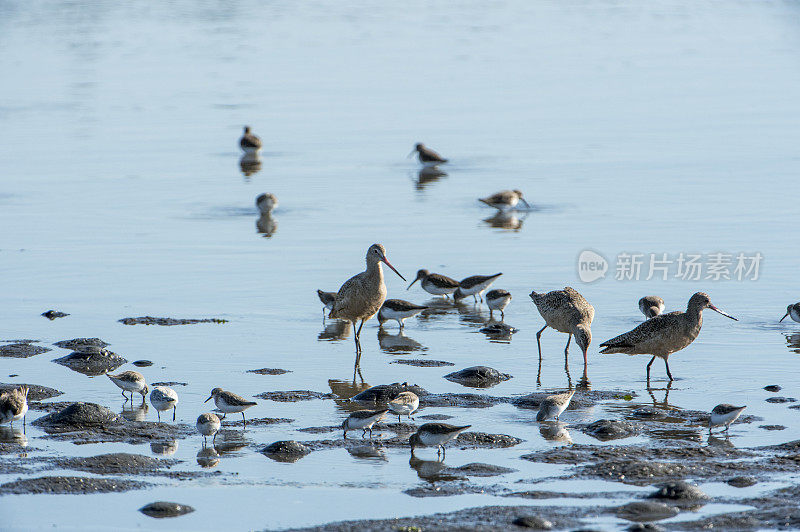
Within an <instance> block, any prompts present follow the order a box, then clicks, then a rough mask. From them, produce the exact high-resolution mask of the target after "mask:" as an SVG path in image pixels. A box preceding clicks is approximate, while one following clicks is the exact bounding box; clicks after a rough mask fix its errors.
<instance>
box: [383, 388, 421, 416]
mask: <svg viewBox="0 0 800 532" xmlns="http://www.w3.org/2000/svg"><path fill="white" fill-rule="evenodd" d="M387 406H388V407H389V410H391V411H392V413H393V414H397V422H398V423H400V416H408V417H409V418H411V419H414V418H413V417H411V415H412V414H413V413H414V412H416V410H417V409H418V408H419V397H418V396H417V394H415V393H414V392H400V393H399V394H397V397H395V398H394V399H392V400H391V401H389V403H388V404H387Z"/></svg>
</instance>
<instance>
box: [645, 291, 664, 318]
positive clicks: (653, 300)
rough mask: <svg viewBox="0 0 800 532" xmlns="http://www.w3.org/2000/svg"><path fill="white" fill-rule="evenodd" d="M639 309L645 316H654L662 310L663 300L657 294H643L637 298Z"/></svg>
mask: <svg viewBox="0 0 800 532" xmlns="http://www.w3.org/2000/svg"><path fill="white" fill-rule="evenodd" d="M639 310H641V311H642V314H644V316H645V318H647V319H648V320H649V319H650V318H655V317H656V316H658V315H659V314H661V313H662V312H664V300H663V299H661V298H660V297H658V296H644V297H643V298H642V299H640V300H639Z"/></svg>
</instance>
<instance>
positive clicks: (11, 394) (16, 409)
mask: <svg viewBox="0 0 800 532" xmlns="http://www.w3.org/2000/svg"><path fill="white" fill-rule="evenodd" d="M27 412H28V387H27V386H20V387H19V388H16V389H14V390H9V391H7V392H3V393H0V423H10V424H12V425H13V424H14V422H15V421H16V420H18V419H20V418H22V424H23V425H25V414H26V413H27Z"/></svg>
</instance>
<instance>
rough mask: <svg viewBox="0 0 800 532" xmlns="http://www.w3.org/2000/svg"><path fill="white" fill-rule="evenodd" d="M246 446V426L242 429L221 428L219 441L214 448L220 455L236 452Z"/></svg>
mask: <svg viewBox="0 0 800 532" xmlns="http://www.w3.org/2000/svg"><path fill="white" fill-rule="evenodd" d="M220 436H221V438H220ZM246 446H247V440H246V439H245V437H244V428H243V429H242V430H241V431H238V430H227V429H226V430H220V431H219V432H218V433H217V441H216V443H214V449H215V450H216V451H217V453H218V454H220V455H226V454H228V455H230V454H236V451H238V450H240V449H243V448H244V447H246Z"/></svg>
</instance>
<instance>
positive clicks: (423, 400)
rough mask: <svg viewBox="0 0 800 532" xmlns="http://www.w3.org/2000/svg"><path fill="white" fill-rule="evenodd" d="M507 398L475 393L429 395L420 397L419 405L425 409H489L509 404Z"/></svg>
mask: <svg viewBox="0 0 800 532" xmlns="http://www.w3.org/2000/svg"><path fill="white" fill-rule="evenodd" d="M507 402H508V399H507V398H505V397H493V396H490V395H478V394H474V393H441V394H428V395H425V396H422V397H420V399H419V404H420V406H424V407H436V408H441V407H450V406H457V407H462V408H489V407H490V406H494V405H497V404H500V403H507Z"/></svg>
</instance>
